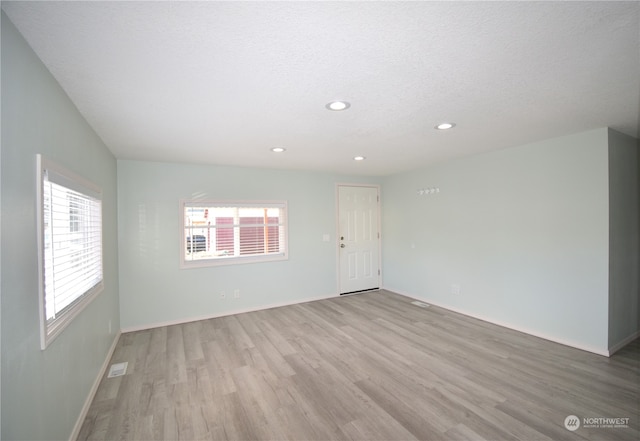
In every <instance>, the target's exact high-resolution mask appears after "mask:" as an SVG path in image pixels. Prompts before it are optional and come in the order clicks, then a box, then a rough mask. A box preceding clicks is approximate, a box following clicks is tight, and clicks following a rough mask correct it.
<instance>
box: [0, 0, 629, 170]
mask: <svg viewBox="0 0 640 441" xmlns="http://www.w3.org/2000/svg"><path fill="white" fill-rule="evenodd" d="M2 8H3V10H4V11H5V12H6V13H7V15H8V17H9V18H10V19H11V21H12V22H13V23H14V24H15V25H16V27H17V28H18V29H19V30H20V32H21V33H22V34H23V35H24V36H25V38H26V40H27V41H28V42H29V44H30V45H31V46H32V47H33V49H34V50H35V52H36V53H37V54H38V56H39V57H40V58H41V59H42V61H43V62H44V64H45V65H46V66H47V67H48V69H49V70H50V71H51V73H52V74H53V75H54V77H55V78H56V79H57V80H58V82H59V83H60V84H61V86H62V87H63V88H64V90H65V91H66V92H67V94H68V95H69V97H70V98H71V99H72V100H73V102H74V103H75V104H76V106H77V107H78V109H79V110H80V112H81V113H82V114H83V115H84V117H85V118H86V119H87V121H88V122H89V123H90V124H91V125H92V126H93V128H94V129H95V131H96V132H97V133H98V134H99V135H100V137H101V138H102V139H103V140H104V142H105V143H106V144H107V146H108V147H109V148H110V149H111V151H112V152H113V153H114V154H115V156H116V157H118V158H121V159H141V160H153V161H172V162H193V163H208V164H228V165H243V166H259V167H272V168H283V169H302V170H322V171H332V172H338V173H346V174H366V175H385V174H390V173H395V172H399V171H404V170H409V169H414V168H417V167H421V166H424V165H427V164H430V163H434V162H437V161H442V160H446V159H450V158H454V157H460V156H465V155H471V154H475V153H479V152H484V151H489V150H495V149H502V148H506V147H510V146H516V145H521V144H525V143H529V142H534V141H538V140H542V139H546V138H552V137H556V136H561V135H564V134H570V133H575V132H580V131H584V130H588V129H593V128H598V127H605V126H609V127H612V128H614V129H616V130H619V131H621V132H623V133H626V134H629V135H632V136H635V137H638V125H639V122H640V25H639V20H640V2H604V1H603V2H584V3H583V2H211V1H209V2H183V1H174V2H153V1H152V2H149V1H144V2H101V1H92V2H5V1H3V2H2ZM335 99H343V100H347V101H349V102H350V103H351V108H350V109H348V110H346V111H343V112H331V111H328V110H327V109H326V108H325V104H326V103H328V102H329V101H332V100H335ZM442 121H453V122H455V123H456V124H457V126H456V127H455V128H454V129H453V130H450V131H446V132H445V131H437V130H434V128H433V127H434V126H435V125H436V124H437V123H439V122H442ZM272 147H284V148H286V149H287V151H286V152H285V153H282V154H275V153H272V152H271V151H270V149H271V148H272ZM355 155H363V156H366V158H367V159H366V161H361V162H356V161H353V160H352V157H353V156H355Z"/></svg>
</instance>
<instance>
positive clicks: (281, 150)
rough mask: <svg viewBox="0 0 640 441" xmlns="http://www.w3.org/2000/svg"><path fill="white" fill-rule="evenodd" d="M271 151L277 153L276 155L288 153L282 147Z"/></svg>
mask: <svg viewBox="0 0 640 441" xmlns="http://www.w3.org/2000/svg"><path fill="white" fill-rule="evenodd" d="M271 151H272V152H275V153H282V152H286V151H287V149H285V148H282V147H274V148H272V149H271Z"/></svg>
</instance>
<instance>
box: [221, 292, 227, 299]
mask: <svg viewBox="0 0 640 441" xmlns="http://www.w3.org/2000/svg"><path fill="white" fill-rule="evenodd" d="M220 298H221V299H226V298H227V295H226V294H225V293H224V291H221V292H220Z"/></svg>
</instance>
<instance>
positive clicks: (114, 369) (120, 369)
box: [107, 361, 129, 378]
mask: <svg viewBox="0 0 640 441" xmlns="http://www.w3.org/2000/svg"><path fill="white" fill-rule="evenodd" d="M128 364H129V362H127V361H125V362H124V363H115V364H112V365H111V367H110V368H109V375H107V378H113V377H121V376H123V375H124V374H126V373H127V365H128Z"/></svg>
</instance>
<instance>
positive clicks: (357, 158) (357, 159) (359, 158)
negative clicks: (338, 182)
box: [353, 156, 367, 161]
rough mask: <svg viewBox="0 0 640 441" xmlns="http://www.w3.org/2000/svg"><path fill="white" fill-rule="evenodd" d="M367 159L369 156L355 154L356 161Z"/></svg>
mask: <svg viewBox="0 0 640 441" xmlns="http://www.w3.org/2000/svg"><path fill="white" fill-rule="evenodd" d="M365 159H367V158H365V157H364V156H354V157H353V160H354V161H364V160H365Z"/></svg>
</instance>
